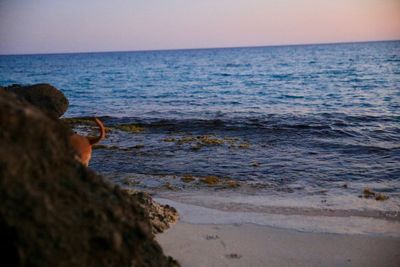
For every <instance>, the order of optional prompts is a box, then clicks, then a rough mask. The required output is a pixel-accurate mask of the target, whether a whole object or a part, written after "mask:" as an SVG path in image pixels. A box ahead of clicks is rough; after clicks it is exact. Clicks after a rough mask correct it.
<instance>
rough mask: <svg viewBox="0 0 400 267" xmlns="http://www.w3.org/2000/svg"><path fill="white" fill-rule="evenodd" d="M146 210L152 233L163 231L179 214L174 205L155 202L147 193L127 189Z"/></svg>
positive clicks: (174, 221)
mask: <svg viewBox="0 0 400 267" xmlns="http://www.w3.org/2000/svg"><path fill="white" fill-rule="evenodd" d="M127 192H128V194H130V195H131V196H132V197H133V198H134V199H135V200H136V201H137V202H138V203H139V204H140V205H141V206H142V207H143V208H144V210H145V211H146V212H148V216H149V218H150V223H151V226H152V228H153V233H154V234H158V233H162V232H164V230H166V229H168V228H169V227H170V226H171V225H172V224H174V223H176V222H177V221H178V220H179V215H178V212H177V210H176V209H175V208H174V207H171V206H169V205H161V204H159V203H157V202H155V201H154V200H153V199H152V198H151V196H150V195H149V194H148V193H145V192H141V191H135V190H129V191H127Z"/></svg>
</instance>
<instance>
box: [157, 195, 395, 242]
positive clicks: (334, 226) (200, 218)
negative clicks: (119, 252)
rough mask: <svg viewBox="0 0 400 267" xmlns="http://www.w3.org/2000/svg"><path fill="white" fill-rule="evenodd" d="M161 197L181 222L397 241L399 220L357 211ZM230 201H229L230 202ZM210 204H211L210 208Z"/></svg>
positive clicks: (197, 197) (158, 199)
mask: <svg viewBox="0 0 400 267" xmlns="http://www.w3.org/2000/svg"><path fill="white" fill-rule="evenodd" d="M165 197H166V196H164V197H161V196H153V198H154V200H155V201H157V202H158V203H160V204H167V205H169V206H172V207H174V208H175V209H176V210H177V211H178V213H179V216H180V222H183V223H190V224H217V225H218V224H220V225H228V224H235V225H237V224H255V225H259V226H267V227H273V228H277V229H288V230H295V231H300V232H310V233H328V234H359V235H370V236H386V237H395V238H400V221H399V220H398V219H397V218H395V219H388V218H387V217H377V216H375V215H376V214H374V213H370V214H371V216H368V212H365V214H361V215H362V216H360V214H358V213H357V212H355V213H352V212H351V211H349V212H347V213H342V212H343V211H339V212H338V213H335V211H332V214H329V215H326V213H325V212H326V211H324V210H321V211H319V212H318V211H317V212H316V211H315V210H313V209H309V210H308V209H306V208H304V209H298V210H297V212H295V213H291V209H290V208H289V209H288V208H287V207H279V208H277V209H276V210H273V212H270V211H271V210H269V209H268V208H267V209H264V208H262V207H259V209H254V208H253V207H254V205H240V204H239V207H240V209H235V208H234V206H232V205H231V203H228V205H225V204H224V202H223V201H221V200H219V199H217V198H211V197H210V196H208V195H203V198H205V199H206V198H209V199H208V200H207V201H208V202H207V201H206V200H204V201H203V202H200V201H199V196H197V195H196V196H192V197H191V198H189V199H188V198H181V199H179V198H178V199H177V198H175V199H174V198H165ZM234 201H235V200H234V199H233V198H231V202H234ZM210 202H212V204H213V205H210V204H209V203H210ZM242 204H243V203H242ZM246 207H247V210H246V209H245V208H246ZM265 207H268V206H265ZM397 216H398V215H397Z"/></svg>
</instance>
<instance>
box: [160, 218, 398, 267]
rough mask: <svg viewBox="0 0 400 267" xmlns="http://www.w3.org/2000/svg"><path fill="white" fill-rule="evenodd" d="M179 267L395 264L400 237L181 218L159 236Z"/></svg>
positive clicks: (164, 247)
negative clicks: (297, 229)
mask: <svg viewBox="0 0 400 267" xmlns="http://www.w3.org/2000/svg"><path fill="white" fill-rule="evenodd" d="M157 240H158V241H159V242H160V244H161V246H162V247H163V249H164V252H165V253H166V254H167V255H171V256H173V257H174V258H175V259H177V260H178V261H179V262H180V263H181V264H182V266H183V267H196V266H202V267H217V266H246V267H247V266H248V267H251V266H263V267H265V266H280V267H282V266H363V267H366V266H380V267H384V266H395V267H398V266H400V238H398V237H384V236H373V235H349V234H327V233H306V232H299V231H296V230H286V229H278V228H272V227H268V226H259V225H255V224H241V225H227V224H190V223H183V222H180V223H178V224H177V225H175V226H172V228H171V229H169V230H167V231H166V232H165V233H163V234H161V235H158V236H157Z"/></svg>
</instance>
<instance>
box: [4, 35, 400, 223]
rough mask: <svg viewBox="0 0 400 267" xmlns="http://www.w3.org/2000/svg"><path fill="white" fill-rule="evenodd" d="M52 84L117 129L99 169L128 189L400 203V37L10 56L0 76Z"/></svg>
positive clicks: (386, 207) (77, 109) (308, 201)
mask: <svg viewBox="0 0 400 267" xmlns="http://www.w3.org/2000/svg"><path fill="white" fill-rule="evenodd" d="M44 82H45V83H50V84H52V85H54V86H55V87H57V88H59V89H60V90H62V91H63V92H64V93H65V95H66V96H67V97H68V99H69V102H70V105H69V109H68V111H67V113H66V114H65V117H81V116H98V117H101V119H102V120H103V121H104V123H105V124H106V126H107V127H109V128H111V129H113V130H112V131H109V132H108V138H107V139H106V140H105V141H103V143H102V144H103V145H105V146H104V147H102V148H99V149H96V150H95V151H94V153H93V158H92V161H91V167H92V168H94V169H96V170H97V171H98V172H101V173H103V174H105V175H106V176H107V177H109V178H110V179H111V180H112V181H113V182H115V183H118V184H121V185H123V186H128V187H138V188H142V189H145V190H149V191H154V192H166V194H169V195H179V193H182V194H186V193H190V194H193V192H199V191H202V192H203V191H204V192H206V194H211V195H213V196H214V198H213V199H216V198H215V197H216V196H220V195H224V194H226V195H229V196H235V199H242V200H243V196H246V197H245V200H243V201H242V202H241V203H242V204H243V203H244V202H251V203H252V204H254V205H253V206H258V207H259V206H260V205H261V204H260V203H261V202H262V203H264V204H265V201H266V199H268V202H269V203H270V204H271V205H272V204H273V205H275V206H279V205H281V206H285V207H288V206H290V207H297V206H299V205H300V206H303V204H304V206H307V205H308V206H310V205H311V206H313V207H314V208H315V207H317V208H321V209H323V208H327V207H328V208H329V207H335V208H340V209H357V208H358V209H360V210H365V209H374V210H375V211H376V210H383V211H388V212H391V213H390V214H393V212H398V211H399V206H398V205H399V203H400V41H392V42H372V43H349V44H327V45H302V46H276V47H248V48H223V49H196V50H170V51H142V52H105V53H76V54H51V55H17V56H0V85H1V86H7V85H10V84H14V83H20V84H21V83H22V84H32V83H44ZM124 124H129V125H135V127H136V128H135V129H134V131H123V130H121V128H118V126H120V125H124ZM118 129H119V130H118ZM207 176H215V177H217V178H218V179H219V181H218V182H217V185H209V184H207V183H204V182H202V181H204V177H207ZM184 177H190V178H191V179H194V180H190V179H189V180H186V181H183V180H182V178H184ZM227 181H230V182H227ZM232 181H234V182H235V183H233V182H232ZM218 184H219V185H218ZM365 187H368V188H370V189H371V190H374V191H375V192H379V193H383V194H385V195H386V196H389V200H387V201H384V202H379V203H378V202H377V201H375V200H374V199H368V200H365V199H363V198H360V196H362V191H363V188H365ZM228 199H230V200H232V198H231V197H228ZM260 199H261V200H260ZM276 199H280V200H281V201H280V202H279V203H277V201H274V200H276ZM192 200H193V199H192ZM220 202H221V203H222V202H224V201H220ZM231 202H232V201H231ZM233 202H234V201H233ZM224 203H225V202H224ZM251 203H247V204H249V205H250V204H251ZM390 216H392V215H390ZM393 216H395V215H393Z"/></svg>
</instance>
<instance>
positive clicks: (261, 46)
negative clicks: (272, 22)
mask: <svg viewBox="0 0 400 267" xmlns="http://www.w3.org/2000/svg"><path fill="white" fill-rule="evenodd" d="M399 41H400V39H386V40H370V41H338V42H322V43H293V44H276V45H244V46H226V47H222V46H220V47H197V48H166V49H162V48H161V49H137V50H99V51H77V52H72V51H68V52H49V53H17V54H14V53H11V54H0V57H1V56H40V55H43V56H44V55H68V54H102V53H134V52H138V53H139V52H163V51H186V50H188V51H190V50H212V49H243V48H263V47H289V46H312V45H340V44H343V45H344V44H358V43H380V42H399Z"/></svg>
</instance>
